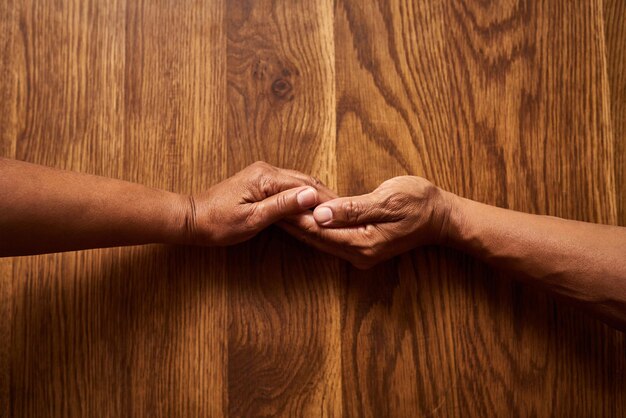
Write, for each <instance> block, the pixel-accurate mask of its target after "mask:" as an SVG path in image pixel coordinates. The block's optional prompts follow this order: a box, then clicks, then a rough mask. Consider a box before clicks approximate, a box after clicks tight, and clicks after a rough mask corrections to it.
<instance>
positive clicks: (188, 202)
mask: <svg viewBox="0 0 626 418" xmlns="http://www.w3.org/2000/svg"><path fill="white" fill-rule="evenodd" d="M166 206H167V209H166V211H165V213H166V216H165V218H166V219H165V221H164V228H163V231H162V237H163V239H162V242H163V243H168V244H181V245H190V244H193V243H194V242H195V235H196V229H197V228H196V225H197V223H196V205H195V199H194V197H193V196H191V195H184V194H177V193H170V194H169V196H168V199H167V204H166Z"/></svg>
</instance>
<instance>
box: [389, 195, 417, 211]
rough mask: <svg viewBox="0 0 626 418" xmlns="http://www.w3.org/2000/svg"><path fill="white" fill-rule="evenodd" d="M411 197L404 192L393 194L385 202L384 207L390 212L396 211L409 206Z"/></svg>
mask: <svg viewBox="0 0 626 418" xmlns="http://www.w3.org/2000/svg"><path fill="white" fill-rule="evenodd" d="M409 200H410V199H409V197H408V196H407V195H406V194H405V193H402V192H392V193H390V194H389V195H387V197H385V199H384V200H383V205H382V206H383V207H384V208H385V209H387V210H390V211H396V210H399V209H402V208H404V207H405V206H406V205H407V204H409V203H410V202H409Z"/></svg>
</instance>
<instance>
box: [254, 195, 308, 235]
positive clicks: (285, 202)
mask: <svg viewBox="0 0 626 418" xmlns="http://www.w3.org/2000/svg"><path fill="white" fill-rule="evenodd" d="M318 200H319V194H318V192H317V190H315V189H314V188H313V187H310V186H307V187H299V188H295V189H289V190H285V191H283V192H280V193H277V194H275V195H272V196H270V197H268V198H266V199H263V200H261V201H260V202H256V203H252V204H251V205H252V206H251V208H250V210H251V213H250V216H249V221H250V223H251V224H252V225H253V226H254V227H255V228H256V229H259V230H260V229H263V228H266V227H268V226H269V225H271V224H273V223H274V222H277V221H279V220H281V219H283V218H284V217H286V216H289V215H295V214H297V213H301V212H302V211H306V210H307V209H309V208H311V207H314V206H315V205H317V203H318Z"/></svg>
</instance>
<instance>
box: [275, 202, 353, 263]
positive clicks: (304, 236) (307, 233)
mask: <svg viewBox="0 0 626 418" xmlns="http://www.w3.org/2000/svg"><path fill="white" fill-rule="evenodd" d="M307 218H310V220H308V219H307ZM277 225H278V226H279V227H280V228H282V229H283V230H285V231H286V232H287V233H288V234H289V235H291V236H293V237H294V238H296V239H297V240H299V241H301V242H303V243H304V244H307V245H310V246H312V247H314V248H316V249H318V250H320V251H323V252H325V253H329V254H332V255H335V256H337V257H340V258H343V259H344V260H348V261H352V259H353V257H354V254H352V253H351V249H350V248H351V247H349V246H346V245H345V243H340V242H338V241H343V240H334V239H332V238H339V237H337V236H335V237H332V236H330V237H324V238H322V235H321V233H322V232H323V231H320V230H316V228H320V227H319V226H318V225H317V224H316V223H315V220H314V219H313V216H312V215H311V214H310V213H309V214H302V215H297V216H293V217H290V218H289V219H284V220H282V221H280V222H278V223H277ZM327 231H332V232H336V230H327ZM331 235H332V234H331Z"/></svg>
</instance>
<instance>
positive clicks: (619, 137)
mask: <svg viewBox="0 0 626 418" xmlns="http://www.w3.org/2000/svg"><path fill="white" fill-rule="evenodd" d="M625 21H626V2H623V1H621V0H605V1H604V32H605V36H606V61H607V69H608V77H609V87H610V94H609V95H610V99H611V122H612V123H613V125H612V127H613V139H614V142H615V182H616V186H617V187H616V193H617V214H618V222H619V225H623V226H626V25H625V24H624V22H625Z"/></svg>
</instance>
